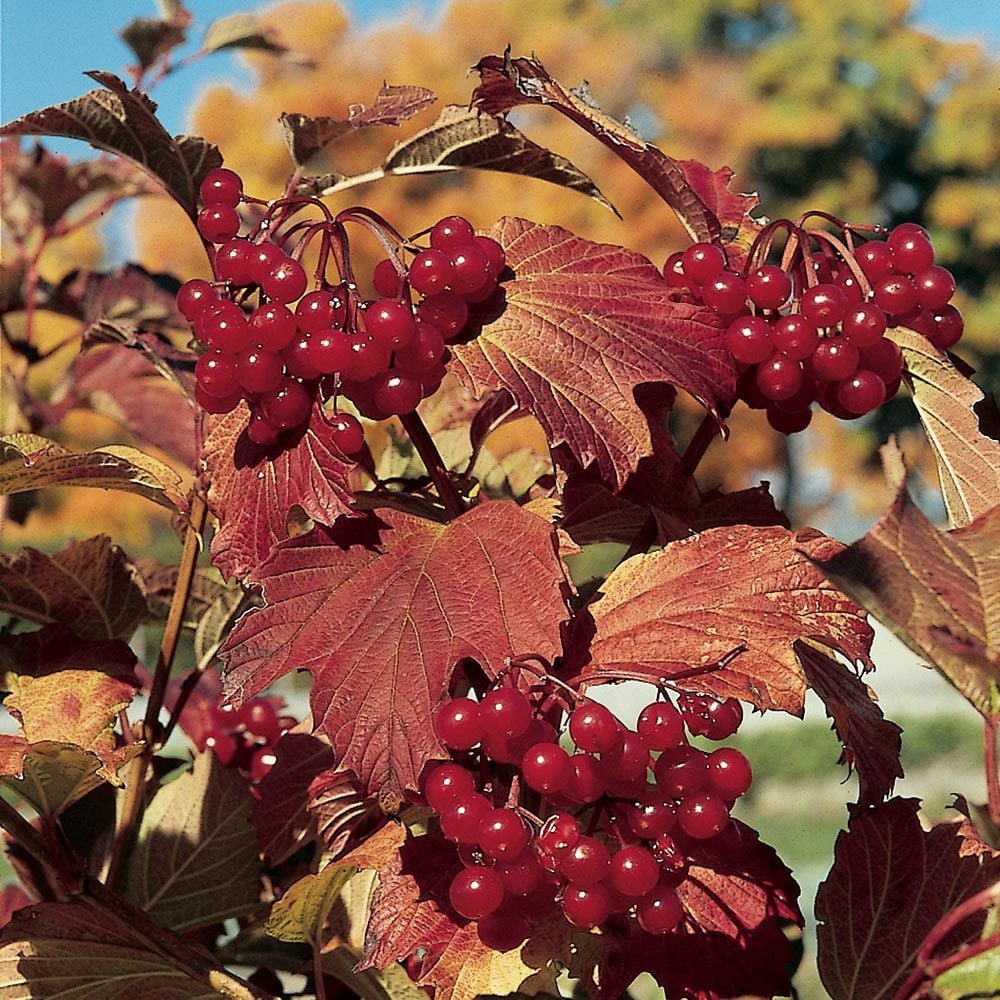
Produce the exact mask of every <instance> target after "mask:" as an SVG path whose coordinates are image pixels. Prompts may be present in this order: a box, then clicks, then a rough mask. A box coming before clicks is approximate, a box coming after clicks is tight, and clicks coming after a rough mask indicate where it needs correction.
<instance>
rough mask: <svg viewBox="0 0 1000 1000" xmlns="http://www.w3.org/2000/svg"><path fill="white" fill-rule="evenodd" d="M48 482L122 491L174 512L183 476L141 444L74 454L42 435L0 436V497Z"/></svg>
mask: <svg viewBox="0 0 1000 1000" xmlns="http://www.w3.org/2000/svg"><path fill="white" fill-rule="evenodd" d="M45 486H89V487H96V488H99V489H104V490H122V491H124V492H126V493H135V494H136V495H138V496H141V497H145V498H146V499H147V500H152V501H153V502H154V503H158V504H160V506H162V507H167V508H168V509H170V510H179V509H181V507H182V506H183V502H184V501H183V495H182V494H181V492H180V488H181V477H180V476H178V475H177V473H176V472H174V470H173V469H171V468H170V466H168V465H165V464H164V463H163V462H161V461H159V460H158V459H155V458H153V457H152V456H150V455H147V454H145V453H144V452H141V451H139V450H138V449H137V448H127V447H123V446H119V445H108V446H106V447H104V448H95V449H94V450H93V451H86V452H73V451H70V450H69V449H68V448H64V447H63V446H62V445H60V444H57V443H56V442H55V441H52V440H50V439H49V438H45V437H41V436H39V435H38V434H7V435H5V436H3V437H0V496H9V495H11V494H14V493H26V492H28V491H29V490H38V489H42V488H43V487H45Z"/></svg>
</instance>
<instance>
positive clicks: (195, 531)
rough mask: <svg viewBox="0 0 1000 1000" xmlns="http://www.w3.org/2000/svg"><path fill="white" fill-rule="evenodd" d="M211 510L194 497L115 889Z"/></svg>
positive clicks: (130, 789)
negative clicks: (203, 533) (202, 537)
mask: <svg viewBox="0 0 1000 1000" xmlns="http://www.w3.org/2000/svg"><path fill="white" fill-rule="evenodd" d="M207 516H208V507H207V505H206V503H205V500H204V498H203V497H201V496H200V495H199V494H197V493H195V494H194V497H193V499H192V501H191V515H190V520H189V521H188V526H187V532H186V533H185V535H184V551H183V553H182V554H181V561H180V565H179V566H178V569H177V584H176V586H175V587H174V593H173V597H172V598H171V601H170V610H169V612H168V613H167V623H166V626H165V627H164V630H163V638H162V640H161V641H160V652H159V655H158V657H157V660H156V670H155V672H154V674H153V683H152V686H151V688H150V692H149V701H148V702H147V705H146V715H145V718H144V719H143V723H142V735H143V748H142V752H141V753H140V754H139V755H138V756H137V757H136V758H135V759H134V760H133V761H132V763H131V764H130V765H129V768H128V772H127V777H126V780H125V802H124V805H123V807H122V813H121V819H120V821H119V823H118V828H117V830H116V832H115V840H114V844H113V846H112V849H111V860H110V862H109V865H108V877H107V884H108V885H109V886H112V887H113V886H114V885H115V883H116V881H117V880H118V878H119V877H120V876H121V873H122V868H123V865H124V863H125V858H126V857H127V856H128V853H129V850H130V848H131V846H132V841H133V840H134V838H135V834H136V831H137V830H138V829H139V822H140V820H141V819H142V813H143V810H144V809H145V805H146V795H145V791H146V773H147V771H148V768H149V763H150V761H151V759H152V756H153V754H154V752H155V751H156V750H157V749H158V747H159V743H160V739H159V737H160V733H159V728H158V727H159V717H160V709H161V708H162V707H163V698H164V695H165V694H166V691H167V682H168V681H169V680H170V668H171V667H172V665H173V662H174V654H175V653H176V652H177V642H178V640H179V638H180V633H181V627H182V625H183V622H184V609H185V608H186V606H187V601H188V596H189V595H190V593H191V583H192V581H193V579H194V571H195V566H196V564H197V561H198V552H199V550H200V548H201V533H202V531H203V530H204V528H205V520H206V518H207Z"/></svg>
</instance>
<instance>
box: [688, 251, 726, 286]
mask: <svg viewBox="0 0 1000 1000" xmlns="http://www.w3.org/2000/svg"><path fill="white" fill-rule="evenodd" d="M682 259H683V261H684V274H685V276H686V277H687V279H688V286H689V287H690V285H691V283H692V282H697V284H699V285H703V284H704V283H705V282H707V281H710V280H711V279H712V278H714V277H715V276H716V275H717V274H719V273H721V271H722V270H723V268H725V266H726V254H725V251H723V249H722V247H720V246H718V245H717V244H715V243H695V244H693V245H692V246H689V247H688V248H687V249H686V250H685V251H684V254H683V258H682Z"/></svg>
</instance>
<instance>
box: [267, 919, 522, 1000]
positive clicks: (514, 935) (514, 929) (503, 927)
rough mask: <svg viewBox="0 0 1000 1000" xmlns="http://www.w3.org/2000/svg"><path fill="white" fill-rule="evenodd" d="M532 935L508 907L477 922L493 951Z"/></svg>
mask: <svg viewBox="0 0 1000 1000" xmlns="http://www.w3.org/2000/svg"><path fill="white" fill-rule="evenodd" d="M530 933H531V925H530V924H529V923H528V919H527V917H525V916H523V915H522V914H520V913H509V912H507V908H506V907H504V908H503V909H497V910H494V911H493V912H492V913H487V914H486V916H485V917H480V918H479V920H477V921H476V934H478V935H479V940H480V941H482V943H483V944H484V945H486V947H487V948H489V949H491V950H492V951H498V952H505V951H512V950H513V949H514V948H518V947H520V946H521V945H522V944H524V942H525V940H526V939H527V938H528V935H529V934H530ZM279 992H280V991H279Z"/></svg>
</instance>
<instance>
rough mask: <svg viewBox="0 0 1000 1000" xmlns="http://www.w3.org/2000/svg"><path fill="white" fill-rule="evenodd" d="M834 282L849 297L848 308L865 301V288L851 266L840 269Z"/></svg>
mask: <svg viewBox="0 0 1000 1000" xmlns="http://www.w3.org/2000/svg"><path fill="white" fill-rule="evenodd" d="M833 283H834V284H835V285H836V286H837V287H838V288H839V289H840V290H841V291H842V292H843V293H844V295H845V296H846V297H847V303H848V308H850V307H851V306H856V305H859V304H860V303H862V302H864V301H865V290H864V289H863V288H862V287H861V283H860V282H859V281H858V279H857V278H856V277H855V275H854V272H853V271H852V270H851V269H850V268H848V267H845V268H843V269H842V270H840V271H838V272H837V273H836V274H835V275H834V278H833Z"/></svg>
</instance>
